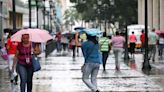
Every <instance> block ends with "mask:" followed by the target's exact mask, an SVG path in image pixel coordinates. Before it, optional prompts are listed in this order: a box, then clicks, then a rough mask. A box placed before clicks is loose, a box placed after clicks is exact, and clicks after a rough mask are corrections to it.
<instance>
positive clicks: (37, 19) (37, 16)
mask: <svg viewBox="0 0 164 92" xmlns="http://www.w3.org/2000/svg"><path fill="white" fill-rule="evenodd" d="M35 2H36V22H37V25H36V27H37V28H39V12H38V11H39V4H38V0H35Z"/></svg>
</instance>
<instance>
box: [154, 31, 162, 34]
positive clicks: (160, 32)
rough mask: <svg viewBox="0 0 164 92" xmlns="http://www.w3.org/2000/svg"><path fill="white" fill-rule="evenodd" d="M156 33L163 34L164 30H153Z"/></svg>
mask: <svg viewBox="0 0 164 92" xmlns="http://www.w3.org/2000/svg"><path fill="white" fill-rule="evenodd" d="M155 32H156V33H157V34H164V30H156V31H155Z"/></svg>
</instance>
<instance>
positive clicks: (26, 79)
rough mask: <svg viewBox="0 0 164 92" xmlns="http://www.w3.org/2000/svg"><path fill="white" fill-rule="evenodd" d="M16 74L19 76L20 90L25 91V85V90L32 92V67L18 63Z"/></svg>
mask: <svg viewBox="0 0 164 92" xmlns="http://www.w3.org/2000/svg"><path fill="white" fill-rule="evenodd" d="M17 68H18V74H19V76H20V90H21V92H25V89H26V85H27V92H32V78H33V68H32V67H26V66H24V65H20V64H18V66H17Z"/></svg>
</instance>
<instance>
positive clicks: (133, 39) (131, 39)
mask: <svg viewBox="0 0 164 92" xmlns="http://www.w3.org/2000/svg"><path fill="white" fill-rule="evenodd" d="M136 41H137V37H136V36H135V34H134V32H132V34H131V35H130V36H129V42H130V53H131V57H132V58H134V53H135V46H136Z"/></svg>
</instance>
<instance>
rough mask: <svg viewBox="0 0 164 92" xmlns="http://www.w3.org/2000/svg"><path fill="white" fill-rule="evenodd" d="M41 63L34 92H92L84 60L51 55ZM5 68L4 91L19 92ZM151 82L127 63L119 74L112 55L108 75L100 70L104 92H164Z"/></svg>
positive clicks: (1, 75) (0, 74)
mask: <svg viewBox="0 0 164 92" xmlns="http://www.w3.org/2000/svg"><path fill="white" fill-rule="evenodd" d="M41 64H42V70H41V71H39V72H36V73H35V74H34V80H33V92H90V90H89V89H88V88H87V87H86V85H85V84H84V83H83V82H82V80H81V70H80V68H81V66H82V64H83V57H78V58H76V61H72V58H71V57H52V56H51V57H48V59H46V60H45V59H44V58H42V60H41ZM2 66H5V65H2ZM4 68H5V67H4ZM4 68H2V69H1V68H0V92H19V84H18V85H16V86H15V85H11V84H10V82H9V78H8V73H7V69H4ZM151 79H152V78H149V77H148V76H146V75H144V74H142V73H140V72H137V71H136V70H132V69H130V68H129V67H128V66H126V65H125V64H124V63H123V62H122V63H121V72H115V63H114V58H112V56H111V57H109V59H108V62H107V72H103V71H102V67H101V68H100V72H99V74H98V88H99V89H100V91H101V92H110V91H121V92H128V91H135V92H143V91H147V92H148V91H151V92H158V91H163V89H162V88H161V87H160V86H159V85H157V84H156V82H154V81H152V80H151ZM158 81H159V80H158Z"/></svg>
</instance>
